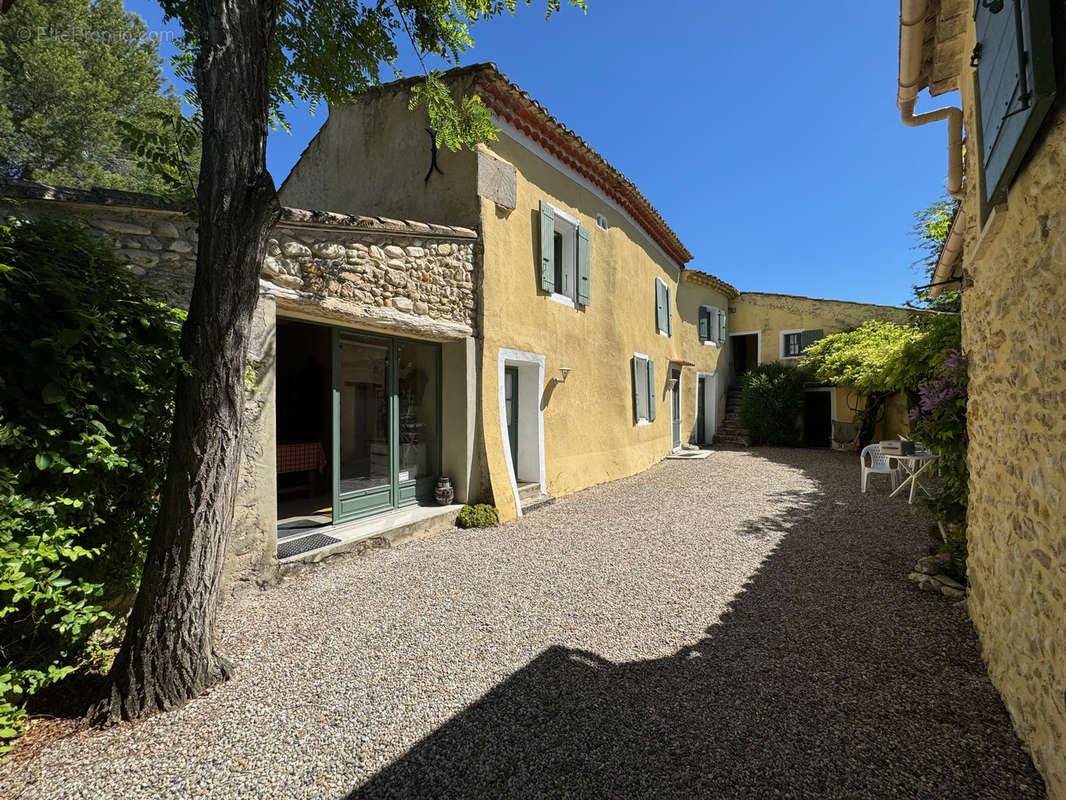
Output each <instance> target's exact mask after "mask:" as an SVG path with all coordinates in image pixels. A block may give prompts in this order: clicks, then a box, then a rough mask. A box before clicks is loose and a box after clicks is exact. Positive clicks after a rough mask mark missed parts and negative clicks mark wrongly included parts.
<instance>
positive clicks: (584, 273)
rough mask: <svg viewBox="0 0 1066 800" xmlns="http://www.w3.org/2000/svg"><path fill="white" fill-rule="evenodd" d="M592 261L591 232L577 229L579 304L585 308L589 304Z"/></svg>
mask: <svg viewBox="0 0 1066 800" xmlns="http://www.w3.org/2000/svg"><path fill="white" fill-rule="evenodd" d="M591 259H592V245H591V242H590V239H589V232H588V231H587V230H586V229H585V228H582V227H580V226H579V227H578V229H577V302H579V303H580V304H581V305H583V306H587V305H588V304H589V266H590V262H591Z"/></svg>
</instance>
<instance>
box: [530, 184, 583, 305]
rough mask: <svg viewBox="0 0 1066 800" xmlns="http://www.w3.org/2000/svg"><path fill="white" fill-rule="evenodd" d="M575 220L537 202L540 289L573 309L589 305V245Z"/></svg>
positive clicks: (558, 210) (553, 207) (547, 204)
mask: <svg viewBox="0 0 1066 800" xmlns="http://www.w3.org/2000/svg"><path fill="white" fill-rule="evenodd" d="M590 238H591V237H590V236H589V232H588V230H586V229H585V228H582V227H581V223H580V222H578V220H577V218H576V217H573V216H571V215H570V214H567V213H566V212H565V211H562V210H561V209H558V208H556V207H555V206H553V205H551V204H550V203H546V202H544V201H543V200H542V201H541V203H540V288H541V289H542V290H543V291H545V292H547V293H548V295H549V296H550V297H551V299H552V300H555V301H556V302H559V303H562V304H563V305H567V306H570V307H572V308H576V307H577V306H578V305H582V306H587V305H588V304H589V282H590V281H589V270H590V262H591V246H590Z"/></svg>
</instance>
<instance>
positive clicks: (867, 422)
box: [859, 392, 889, 450]
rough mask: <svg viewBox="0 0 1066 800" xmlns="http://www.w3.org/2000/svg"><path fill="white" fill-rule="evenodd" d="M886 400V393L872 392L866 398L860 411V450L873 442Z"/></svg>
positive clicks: (887, 394)
mask: <svg viewBox="0 0 1066 800" xmlns="http://www.w3.org/2000/svg"><path fill="white" fill-rule="evenodd" d="M888 398H889V393H888V392H872V393H870V394H868V395H867V396H866V407H865V408H864V409H863V410H862V423H861V424H860V426H859V449H860V450H861V449H862V448H864V447H866V445H868V444H870V442H872V441H873V440H874V434H875V433H877V423H878V422H880V421H881V416H882V412H883V411H884V407H885V401H886V400H888Z"/></svg>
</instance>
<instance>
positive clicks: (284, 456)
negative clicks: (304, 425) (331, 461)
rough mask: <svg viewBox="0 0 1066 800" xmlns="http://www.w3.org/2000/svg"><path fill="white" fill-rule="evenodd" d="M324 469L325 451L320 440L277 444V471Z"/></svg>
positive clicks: (320, 470)
mask: <svg viewBox="0 0 1066 800" xmlns="http://www.w3.org/2000/svg"><path fill="white" fill-rule="evenodd" d="M325 469H326V451H325V450H323V449H322V443H321V442H300V443H298V444H279V445H278V472H279V473H281V472H304V471H307V470H314V471H315V472H324V471H325Z"/></svg>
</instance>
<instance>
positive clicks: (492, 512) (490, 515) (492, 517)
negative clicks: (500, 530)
mask: <svg viewBox="0 0 1066 800" xmlns="http://www.w3.org/2000/svg"><path fill="white" fill-rule="evenodd" d="M455 524H456V525H458V526H459V527H460V528H492V527H494V526H496V525H499V524H500V515H499V513H498V512H497V511H496V509H495V508H493V507H492V506H489V505H485V504H484V503H480V504H478V505H476V506H463V507H462V508H460V509H459V516H458V517H457V518H456V520H455Z"/></svg>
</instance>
